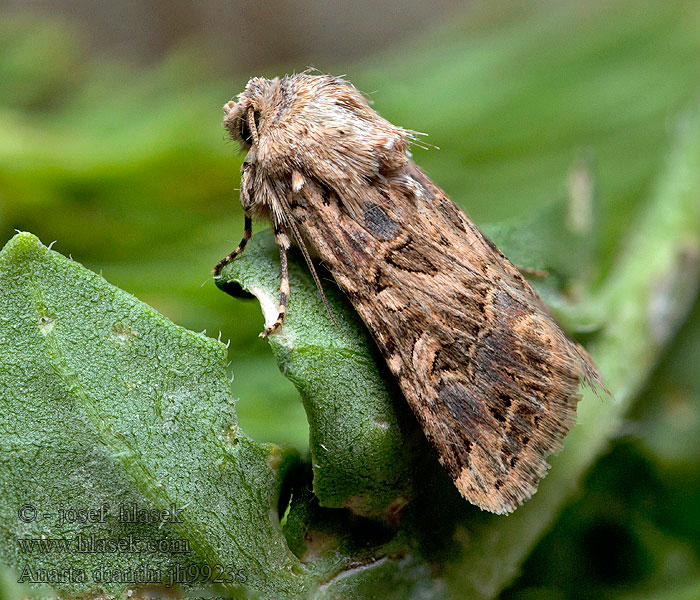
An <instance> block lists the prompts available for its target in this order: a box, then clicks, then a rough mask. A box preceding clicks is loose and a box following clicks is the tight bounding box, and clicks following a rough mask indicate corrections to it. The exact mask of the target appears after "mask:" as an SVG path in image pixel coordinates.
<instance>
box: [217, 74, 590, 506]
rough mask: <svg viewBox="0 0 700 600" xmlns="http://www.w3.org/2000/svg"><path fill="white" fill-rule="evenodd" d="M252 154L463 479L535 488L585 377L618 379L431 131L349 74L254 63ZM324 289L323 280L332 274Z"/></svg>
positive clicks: (253, 187)
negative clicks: (392, 115) (442, 154)
mask: <svg viewBox="0 0 700 600" xmlns="http://www.w3.org/2000/svg"><path fill="white" fill-rule="evenodd" d="M224 111H225V113H226V116H225V118H224V126H225V127H226V128H227V129H228V130H229V132H230V133H231V135H232V137H233V138H234V139H236V140H238V141H239V142H240V143H241V145H242V146H243V148H244V149H246V150H247V156H246V159H245V162H244V163H243V166H242V175H241V192H240V193H241V202H242V204H243V208H244V210H245V212H246V232H245V234H244V237H243V241H242V242H241V245H240V246H239V248H238V249H237V250H236V251H234V252H233V253H232V254H231V255H230V256H229V257H227V258H226V259H224V260H223V261H221V262H220V263H219V265H217V269H216V272H218V270H220V268H221V267H222V266H223V265H224V264H226V262H228V261H230V260H233V258H235V256H236V255H237V254H240V252H241V251H242V250H243V248H244V246H245V242H246V241H247V239H248V238H249V237H250V227H251V219H252V218H262V219H268V220H270V221H271V222H272V225H273V228H274V231H275V235H276V239H277V242H278V244H279V247H280V259H281V265H282V277H281V288H280V310H279V316H278V318H277V320H276V322H275V323H274V324H272V325H271V326H270V327H268V328H267V329H266V330H265V331H264V332H263V334H262V335H269V334H271V333H274V332H275V331H276V330H277V329H278V328H279V327H280V326H281V325H282V323H283V320H284V315H285V312H286V303H287V298H288V295H289V293H290V290H289V282H288V278H287V269H286V251H287V249H288V247H289V245H290V244H295V245H297V246H298V247H299V248H300V249H301V250H302V252H303V253H304V256H305V258H306V259H307V263H308V265H309V267H310V268H311V270H312V274H313V275H314V277H315V279H316V281H317V283H318V278H317V277H316V274H315V271H314V269H313V263H312V261H311V257H316V258H320V259H321V260H322V261H323V262H324V264H325V265H326V266H327V267H328V269H329V270H330V272H331V273H332V274H333V277H334V278H335V280H336V282H337V283H338V285H339V286H340V288H341V289H342V290H343V291H344V292H345V294H346V295H347V296H348V298H350V300H351V301H352V303H353V305H354V306H355V308H356V309H357V311H358V313H359V314H360V315H361V317H362V319H363V320H364V322H365V323H366V324H367V327H368V328H369V330H370V332H371V333H372V335H373V336H374V339H375V340H376V343H377V344H378V346H379V348H380V349H381V352H382V354H383V355H384V358H385V359H386V361H387V363H388V365H389V368H390V369H391V372H392V373H393V374H394V376H395V377H396V378H397V380H398V382H399V385H400V387H401V390H402V391H403V394H404V396H405V397H406V400H407V401H408V403H409V405H410V406H411V408H412V409H413V412H414V414H415V416H416V418H417V420H418V422H419V423H420V425H421V427H422V428H423V431H424V433H425V435H426V437H427V438H428V440H429V441H430V443H431V444H432V446H433V448H434V449H435V451H436V452H437V455H438V457H439V460H440V463H441V464H442V465H443V467H444V468H445V469H446V470H447V472H448V473H449V475H450V477H451V478H452V479H453V481H454V483H455V485H456V486H457V488H458V489H459V491H460V492H461V494H462V495H463V496H464V497H465V498H466V499H467V500H469V501H470V502H472V503H474V504H476V505H478V506H480V507H481V508H483V509H486V510H489V511H492V512H495V513H508V512H511V511H513V510H514V509H515V508H516V507H517V506H519V505H520V504H522V503H523V502H524V501H525V500H526V499H527V498H529V497H530V496H532V494H534V492H535V491H536V489H537V484H538V481H539V479H540V478H541V477H543V476H544V475H545V473H546V470H547V468H548V467H549V465H548V464H547V462H546V458H547V456H549V455H550V454H552V453H553V452H556V451H558V450H560V449H561V447H562V443H563V439H564V437H565V436H566V434H567V433H568V432H569V430H570V429H571V427H572V425H573V423H574V420H575V416H576V404H577V401H578V399H579V396H578V394H577V390H578V387H579V384H580V383H581V382H583V381H585V382H588V383H589V384H591V385H594V386H597V385H602V384H601V383H600V377H599V375H598V372H597V370H596V367H595V365H594V364H593V361H592V360H591V358H590V357H589V356H588V354H587V353H586V351H585V350H584V349H583V348H582V347H581V346H580V345H578V344H576V343H575V342H573V341H572V340H570V339H569V338H568V337H567V336H566V335H565V334H564V332H563V331H562V330H561V329H560V328H559V326H558V325H557V324H556V322H555V321H554V319H553V318H552V317H551V316H550V314H549V312H548V311H547V309H546V307H545V305H544V304H543V302H542V301H541V300H540V298H539V297H538V296H537V294H536V293H535V292H534V291H533V289H532V288H531V287H530V285H529V284H528V283H527V281H525V279H523V277H522V276H521V274H520V272H519V271H518V269H516V268H515V267H514V266H513V265H512V264H511V263H510V262H509V261H508V259H506V257H505V256H504V255H503V254H502V253H501V252H500V251H499V250H498V248H496V247H495V246H494V244H493V243H491V242H490V241H489V240H488V239H487V238H486V237H484V235H482V233H481V232H480V231H479V230H478V229H477V228H476V226H475V225H474V224H473V223H472V222H471V221H470V220H469V219H468V218H467V217H466V216H465V215H464V213H462V212H461V211H460V210H459V208H458V207H457V206H456V205H455V204H454V203H453V202H452V201H451V200H450V199H449V198H448V197H447V196H446V195H445V193H444V192H443V191H442V190H441V189H440V188H439V187H438V186H437V185H435V184H434V183H433V182H432V181H431V180H430V179H429V178H428V177H427V176H426V175H425V173H423V171H421V170H420V168H419V167H417V166H416V165H415V164H414V163H413V162H412V160H411V159H410V157H409V153H408V148H409V144H410V143H411V141H412V140H413V138H414V137H415V133H414V132H411V131H408V130H406V129H402V128H400V127H396V126H395V125H392V124H391V123H389V122H388V121H386V120H385V119H383V118H382V117H380V116H379V115H378V114H377V113H376V112H374V111H373V110H372V109H371V108H370V106H369V104H368V102H367V101H366V100H365V98H364V97H363V96H362V95H361V94H360V93H359V92H358V91H357V90H356V89H355V88H354V87H353V86H352V85H351V84H350V83H348V82H347V81H345V80H343V79H341V78H338V77H331V76H327V75H312V74H309V73H302V74H298V75H292V76H286V77H284V78H282V79H272V80H268V79H263V78H254V79H251V80H250V81H249V82H248V85H247V87H246V89H245V91H244V92H242V93H241V94H239V96H238V101H237V102H234V101H231V102H228V103H227V104H226V105H225V106H224ZM319 290H320V291H321V293H322V289H321V287H320V283H319Z"/></svg>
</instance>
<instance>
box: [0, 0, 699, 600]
mask: <svg viewBox="0 0 700 600" xmlns="http://www.w3.org/2000/svg"><path fill="white" fill-rule="evenodd" d="M308 65H313V66H315V67H317V68H319V69H321V70H323V71H327V72H331V73H334V74H340V73H346V74H347V76H348V78H349V79H350V80H351V81H352V82H353V83H354V84H355V85H356V86H357V87H358V88H359V89H361V90H363V91H365V92H367V93H368V94H369V95H370V97H371V98H372V100H373V102H374V107H375V108H376V109H377V110H378V111H379V112H380V113H381V114H382V115H383V116H385V117H386V118H388V119H389V120H391V121H393V122H394V123H397V124H399V125H402V126H404V127H407V128H410V129H414V130H417V131H422V132H427V133H428V134H429V137H428V138H426V139H427V141H428V142H430V143H431V144H434V145H435V146H438V147H439V148H440V149H439V150H438V149H435V148H430V149H427V150H424V149H420V148H415V149H414V157H415V160H416V161H417V162H418V163H419V164H420V165H421V166H422V167H423V168H424V169H425V170H426V171H427V172H428V174H429V175H430V176H431V177H432V178H433V179H434V180H435V181H436V182H437V183H438V184H439V185H441V186H442V187H443V188H444V189H445V190H446V191H447V193H448V194H449V195H450V196H451V197H452V198H453V199H454V200H455V201H456V202H457V203H458V204H460V206H462V207H463V208H464V209H465V210H466V211H467V212H468V214H469V215H470V216H471V217H472V218H473V219H474V220H475V221H476V222H477V223H479V224H485V223H490V222H500V221H503V220H510V219H518V218H519V217H523V216H525V215H527V214H529V213H530V212H531V211H532V210H533V209H534V208H536V207H538V206H543V205H546V204H549V203H551V202H553V201H556V200H557V199H560V198H562V197H564V196H565V195H566V189H567V175H568V173H569V172H570V171H571V169H572V167H573V166H574V165H577V164H581V161H584V162H585V163H586V164H587V165H589V167H590V170H591V173H592V175H593V178H594V181H595V188H596V191H597V194H598V197H599V201H600V205H601V211H600V212H601V214H600V216H599V226H598V231H599V233H600V244H599V251H598V256H597V258H596V263H595V264H596V268H595V273H594V277H595V279H596V280H597V281H600V280H601V279H602V278H603V277H604V276H605V274H606V273H607V272H608V270H609V269H610V267H611V265H612V264H613V261H614V259H615V256H616V254H617V252H618V251H619V250H620V249H621V246H622V245H623V243H624V239H625V236H626V234H627V233H628V227H629V223H630V222H631V221H632V217H633V215H635V214H636V213H637V211H639V210H640V209H641V207H643V205H644V202H645V200H646V198H647V197H648V195H649V192H650V190H651V188H652V185H653V182H654V180H655V177H656V176H657V175H658V173H659V172H660V170H661V167H662V165H663V162H664V159H665V156H666V152H667V150H668V147H669V138H670V134H671V132H672V129H673V124H674V122H675V120H676V118H677V116H678V115H679V114H680V113H681V112H682V111H684V110H688V109H691V108H692V107H693V106H697V101H698V100H699V99H700V97H699V95H698V92H699V91H700V3H699V2H697V1H695V2H693V1H689V0H686V1H676V0H671V1H659V2H645V1H635V2H627V1H619V0H616V1H612V2H553V1H552V2H545V1H529V2H524V1H522V2H506V1H504V0H498V1H496V2H488V3H486V2H473V3H465V4H462V3H458V2H454V1H448V0H443V1H441V2H432V3H431V2H417V1H416V2H406V3H403V4H398V3H397V4H394V3H382V4H379V5H378V4H375V3H372V2H357V3H352V4H346V3H342V2H319V1H318V0H305V1H304V0H296V1H293V2H285V3H284V4H278V3H275V2H256V3H246V2H223V1H213V2H208V3H197V2H194V1H193V0H192V1H186V0H177V1H175V2H168V3H165V2H159V1H156V0H151V1H149V2H142V3H133V2H127V1H125V0H124V1H117V2H109V3H108V2H102V1H100V2H96V1H92V2H72V3H59V2H49V1H44V2H26V1H25V2H20V1H17V2H10V3H6V5H5V7H4V8H3V9H2V12H1V13H0V240H2V242H3V243H4V241H5V240H7V239H9V238H10V237H11V236H12V235H13V233H14V230H15V229H20V230H28V231H31V232H33V233H35V234H37V235H38V236H39V237H40V238H41V239H42V240H43V241H44V243H47V244H48V243H50V242H52V241H54V240H56V244H55V246H54V248H55V249H56V250H58V251H60V252H61V253H63V254H65V255H69V254H70V255H72V257H73V258H74V259H75V260H77V261H79V262H81V263H83V264H85V265H86V266H87V267H89V268H91V269H93V270H95V271H98V272H101V273H102V274H103V275H104V277H105V278H106V279H107V280H108V281H109V282H111V283H113V284H115V285H117V286H118V287H120V288H122V289H124V290H126V291H129V292H131V293H133V294H134V295H136V296H137V297H138V298H140V299H141V300H144V301H145V302H148V303H149V304H151V305H152V306H154V307H155V308H156V309H158V310H159V311H161V312H162V313H163V314H165V315H166V316H167V317H169V318H170V319H171V320H173V321H174V322H176V323H178V324H180V325H182V326H184V327H187V328H189V329H192V330H195V331H202V330H204V329H206V330H207V332H208V334H209V335H211V336H213V337H217V336H218V335H219V332H221V337H222V339H224V340H226V339H230V340H231V346H230V358H231V361H232V372H233V375H234V380H233V383H232V388H233V392H234V395H235V396H236V397H239V398H240V402H239V403H238V405H237V409H238V412H239V415H240V420H241V427H242V428H243V429H244V430H245V431H246V432H247V433H249V434H251V435H252V436H253V437H255V438H256V439H258V440H260V441H268V440H269V441H275V442H280V443H286V444H291V445H294V446H296V447H297V448H299V449H302V450H303V449H304V448H305V447H306V444H307V436H308V427H307V424H306V418H305V415H304V412H303V410H302V408H301V404H300V402H299V399H298V396H297V393H296V391H295V390H294V388H293V387H292V385H291V384H290V383H289V382H287V381H286V380H285V379H284V378H283V377H282V375H280V374H279V372H278V370H277V366H276V363H275V362H274V359H273V358H272V355H271V353H270V351H269V349H268V346H267V344H266V343H265V342H264V341H262V340H259V339H258V337H257V333H258V332H259V331H260V330H261V329H262V325H263V319H262V316H261V314H260V311H259V308H258V306H257V304H256V303H255V302H244V301H235V300H233V299H231V298H230V297H228V296H226V295H224V294H222V293H221V292H220V291H218V290H217V289H216V287H215V286H214V285H213V282H212V280H211V276H210V269H211V267H212V266H213V265H214V264H215V263H216V261H217V260H218V259H219V258H221V257H222V256H224V255H225V254H227V253H228V252H230V251H231V250H232V249H233V248H234V247H235V245H236V244H237V243H238V241H239V239H240V236H241V232H242V226H243V215H242V210H241V208H240V205H239V202H238V195H237V192H236V191H235V188H236V187H237V186H238V181H239V167H240V163H241V160H242V155H241V154H240V153H239V152H238V148H237V144H234V143H232V142H230V141H228V140H227V139H226V137H225V135H224V131H223V129H222V128H221V125H220V123H221V118H222V112H221V108H220V107H221V105H223V103H224V102H225V101H227V100H228V99H230V98H231V97H232V96H235V94H237V93H238V92H240V91H242V89H243V88H244V86H245V83H246V81H247V79H248V78H249V77H250V76H253V75H265V76H270V77H271V76H275V75H279V74H283V73H285V72H291V71H295V70H296V71H299V70H303V69H304V68H306V67H307V66H308ZM698 201H699V202H700V199H698ZM257 227H258V228H264V227H266V225H265V224H258V225H257ZM698 339H700V305H697V304H696V307H695V309H694V311H693V314H692V316H691V318H690V320H689V321H688V323H687V324H686V325H685V326H684V328H683V329H682V331H681V333H680V335H679V336H678V338H677V339H676V340H675V342H674V344H673V346H672V348H671V349H670V351H669V352H668V353H667V355H666V356H665V358H664V360H663V361H662V363H661V364H660V365H659V366H658V369H657V372H656V373H655V374H654V375H653V377H652V378H651V381H650V383H649V385H648V388H647V390H646V391H645V393H644V394H643V396H642V397H641V398H640V399H639V400H638V401H637V402H636V405H635V409H634V410H633V412H632V413H631V414H630V415H629V419H628V421H627V423H626V426H625V427H624V429H623V431H621V433H620V438H619V439H618V440H617V441H616V443H615V444H614V445H613V446H612V447H611V450H610V452H609V453H608V454H607V455H606V456H605V457H604V458H603V459H601V460H600V461H599V463H598V464H596V465H595V466H594V467H593V468H592V469H591V471H590V473H589V475H588V477H587V479H586V481H585V483H584V484H583V485H582V486H581V493H580V494H579V496H577V498H576V499H574V500H573V502H572V504H570V505H569V506H568V508H567V509H566V510H565V512H564V513H563V515H562V516H561V518H560V519H559V520H558V522H557V524H556V525H555V527H554V528H553V530H552V531H551V532H550V533H549V534H547V535H546V536H545V538H544V539H543V540H542V541H541V542H540V543H539V545H538V546H537V548H536V549H535V551H534V552H533V553H532V555H531V556H530V558H529V559H528V561H527V562H526V563H525V565H524V566H523V569H522V576H521V577H520V578H519V579H518V580H517V581H516V582H515V583H514V585H513V586H512V587H511V588H510V589H509V590H507V591H505V592H504V593H503V594H502V597H503V598H507V599H508V600H514V599H521V598H522V599H525V598H544V599H550V598H551V599H560V598H633V597H634V598H645V597H649V598H662V597H668V598H685V597H687V598H700V578H699V577H700V486H699V485H698V481H699V479H700V477H699V476H700V444H699V443H698V442H699V438H700V406H699V397H700V344H699V343H698ZM629 343H630V344H634V340H630V341H629ZM662 593H664V594H667V595H665V596H664V595H662Z"/></svg>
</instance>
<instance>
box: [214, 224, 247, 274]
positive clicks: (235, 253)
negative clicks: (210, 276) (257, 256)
mask: <svg viewBox="0 0 700 600" xmlns="http://www.w3.org/2000/svg"><path fill="white" fill-rule="evenodd" d="M252 235H253V220H252V219H251V218H250V217H249V216H248V215H246V216H245V224H244V225H243V239H242V240H241V243H240V244H238V247H237V248H236V249H235V250H234V251H233V252H231V254H229V255H228V256H227V257H226V258H222V259H221V260H220V261H219V262H218V263H216V266H215V267H214V268H213V269H212V270H211V272H212V273H214V275H217V276H218V275H219V273H221V269H223V268H224V267H225V266H226V265H227V264H229V263H230V262H232V261H233V260H234V259H235V258H236V257H237V256H238V255H240V254H242V253H243V250H244V249H245V245H246V244H247V243H248V240H249V239H250V238H251V236H252Z"/></svg>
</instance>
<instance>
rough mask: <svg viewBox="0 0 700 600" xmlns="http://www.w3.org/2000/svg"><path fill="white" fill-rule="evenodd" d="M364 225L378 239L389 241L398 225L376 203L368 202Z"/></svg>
mask: <svg viewBox="0 0 700 600" xmlns="http://www.w3.org/2000/svg"><path fill="white" fill-rule="evenodd" d="M364 218H365V226H366V227H367V229H368V231H369V232H370V233H371V234H372V235H373V236H374V237H375V238H377V239H378V240H382V241H384V242H389V241H391V240H393V239H394V238H395V237H396V235H397V234H398V232H399V231H400V227H399V226H398V225H397V224H396V222H394V221H393V220H392V219H391V217H389V215H387V214H386V213H385V212H384V211H383V210H382V209H381V208H380V207H379V206H377V205H376V204H369V205H368V206H367V208H366V209H365V214H364Z"/></svg>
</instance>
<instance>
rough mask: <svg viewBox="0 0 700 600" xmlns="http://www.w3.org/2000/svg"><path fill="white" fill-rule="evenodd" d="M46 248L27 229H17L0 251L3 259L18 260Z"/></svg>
mask: <svg viewBox="0 0 700 600" xmlns="http://www.w3.org/2000/svg"><path fill="white" fill-rule="evenodd" d="M46 250H47V248H46V246H44V244H42V243H41V240H40V239H39V238H38V237H36V236H35V235H34V234H33V233H29V232H28V231H18V232H17V233H16V234H15V235H14V236H13V237H12V238H11V239H10V241H9V242H7V244H5V247H4V248H3V249H2V251H1V252H0V256H2V257H3V258H5V260H18V259H24V258H29V257H32V256H35V255H36V254H37V253H39V252H44V251H46Z"/></svg>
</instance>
